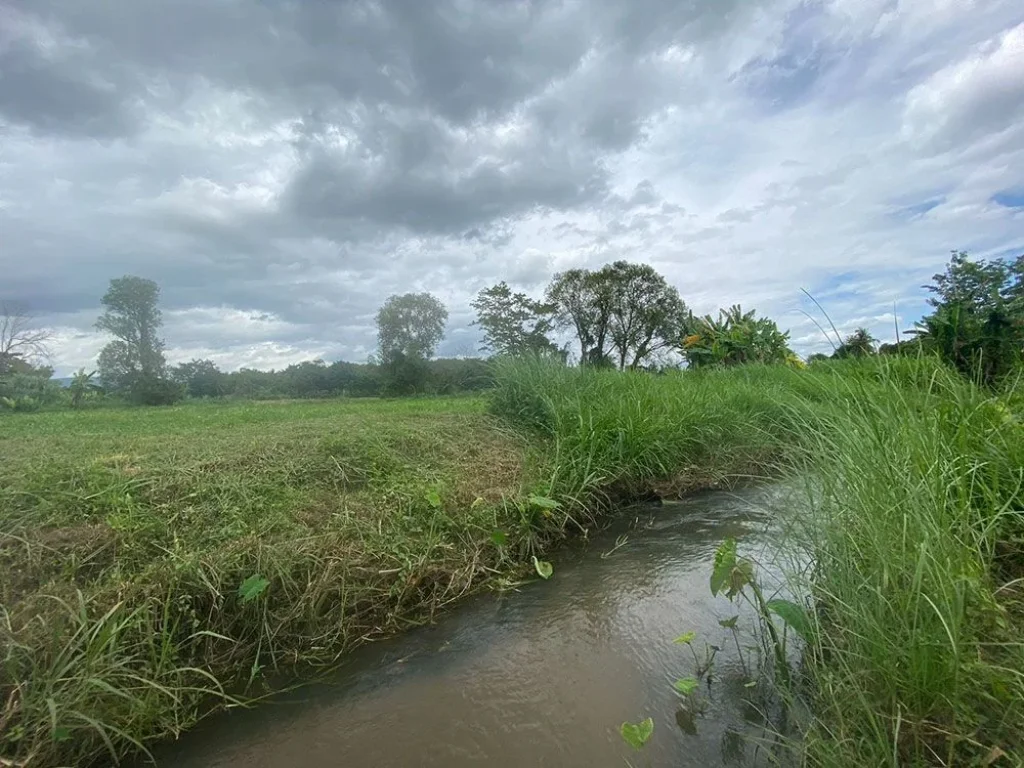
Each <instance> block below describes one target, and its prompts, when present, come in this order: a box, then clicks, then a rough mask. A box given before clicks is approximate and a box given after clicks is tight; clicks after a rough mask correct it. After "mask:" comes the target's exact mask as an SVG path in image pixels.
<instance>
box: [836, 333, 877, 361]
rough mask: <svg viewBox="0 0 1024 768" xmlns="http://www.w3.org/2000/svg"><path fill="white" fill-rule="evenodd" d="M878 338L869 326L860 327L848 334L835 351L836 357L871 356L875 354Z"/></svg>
mask: <svg viewBox="0 0 1024 768" xmlns="http://www.w3.org/2000/svg"><path fill="white" fill-rule="evenodd" d="M877 343H878V339H876V338H875V337H874V336H872V335H871V333H870V332H869V331H868V329H867V328H858V329H857V330H855V331H854V332H853V333H851V334H850V335H849V336H847V337H846V338H845V339H844V340H843V343H842V344H840V345H839V348H838V349H837V350H836V351H835V352H834V353H833V355H832V356H833V357H835V358H839V359H841V358H846V357H870V356H871V355H873V354H875V344H877Z"/></svg>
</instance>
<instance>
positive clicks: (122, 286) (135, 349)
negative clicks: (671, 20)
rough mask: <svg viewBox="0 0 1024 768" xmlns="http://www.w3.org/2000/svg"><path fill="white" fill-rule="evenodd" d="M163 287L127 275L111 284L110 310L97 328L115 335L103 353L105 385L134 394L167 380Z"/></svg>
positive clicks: (106, 299) (107, 304) (101, 366)
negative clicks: (162, 335) (161, 304)
mask: <svg viewBox="0 0 1024 768" xmlns="http://www.w3.org/2000/svg"><path fill="white" fill-rule="evenodd" d="M159 297H160V288H159V286H157V284H156V283H154V282H153V281H152V280H146V279H145V278H142V277H135V276H133V275H125V276H124V277H119V278H116V279H114V280H111V281H110V288H108V289H107V292H106V294H104V296H103V299H102V300H101V301H102V303H103V306H104V307H105V308H106V311H105V312H104V313H103V314H102V315H100V318H99V320H97V321H96V327H97V328H98V329H99V330H101V331H106V332H107V333H109V334H111V335H112V336H114V340H113V341H111V342H110V343H109V344H107V346H105V347H104V348H103V351H102V352H100V358H99V370H100V378H101V380H102V381H103V386H104V387H105V388H107V389H109V390H111V391H114V392H118V393H123V394H124V393H131V392H132V390H133V389H136V388H138V387H140V386H145V387H148V386H150V385H151V384H152V383H153V382H157V381H161V380H163V379H164V369H165V367H166V363H165V361H164V352H163V348H164V343H163V341H162V340H161V339H160V338H159V336H157V332H158V330H159V328H160V326H161V325H162V323H163V319H162V317H161V315H160V310H159V308H158V307H157V301H158V300H159Z"/></svg>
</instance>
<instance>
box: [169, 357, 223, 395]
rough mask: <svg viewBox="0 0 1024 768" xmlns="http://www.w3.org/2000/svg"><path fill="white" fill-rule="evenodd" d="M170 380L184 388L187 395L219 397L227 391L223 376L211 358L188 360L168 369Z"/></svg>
mask: <svg viewBox="0 0 1024 768" xmlns="http://www.w3.org/2000/svg"><path fill="white" fill-rule="evenodd" d="M169 376H170V380H171V381H173V382H174V383H175V384H178V385H180V386H182V387H184V389H185V394H186V395H187V396H188V397H220V396H221V395H223V394H225V393H226V391H227V382H226V381H225V376H224V374H223V373H221V371H220V369H219V368H218V367H217V364H216V363H214V362H213V361H212V360H195V359H193V360H190V361H188V362H187V363H180V364H178V365H176V366H174V368H172V369H171V371H170V374H169Z"/></svg>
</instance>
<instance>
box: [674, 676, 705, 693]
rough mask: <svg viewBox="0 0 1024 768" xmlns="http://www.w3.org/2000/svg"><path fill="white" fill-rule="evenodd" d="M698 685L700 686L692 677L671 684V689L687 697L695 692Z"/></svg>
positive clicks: (682, 678)
mask: <svg viewBox="0 0 1024 768" xmlns="http://www.w3.org/2000/svg"><path fill="white" fill-rule="evenodd" d="M698 685H700V683H698V682H697V679H696V678H694V677H681V678H679V679H678V680H676V681H675V683H673V684H672V687H673V688H675V689H676V690H677V691H679V692H680V693H681V694H683V695H684V696H689V695H690V694H691V693H693V692H694V691H696V690H697V686H698Z"/></svg>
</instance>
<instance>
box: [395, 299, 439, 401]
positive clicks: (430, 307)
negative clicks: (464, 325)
mask: <svg viewBox="0 0 1024 768" xmlns="http://www.w3.org/2000/svg"><path fill="white" fill-rule="evenodd" d="M446 322H448V310H447V309H445V306H444V304H442V303H441V302H440V301H439V300H438V299H437V298H435V297H434V296H432V295H431V294H429V293H407V294H404V295H402V296H391V297H390V298H388V300H387V301H385V302H384V305H383V306H382V307H381V308H380V311H379V312H377V348H378V354H379V357H380V366H381V372H382V379H383V388H384V392H385V393H386V394H392V395H407V394H413V393H414V392H420V391H422V390H423V389H425V388H426V386H427V380H428V378H429V374H430V369H429V367H428V366H427V364H426V361H427V359H428V358H430V357H432V356H433V354H434V350H435V349H436V348H437V345H438V343H439V342H440V341H441V339H442V338H444V326H445V323H446Z"/></svg>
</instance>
